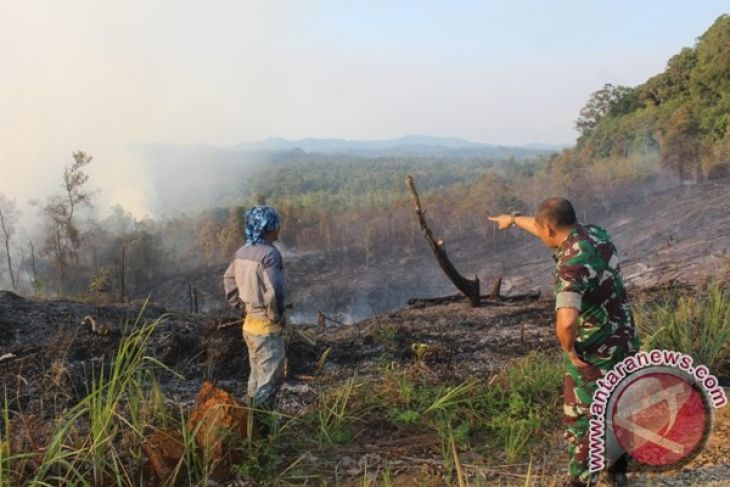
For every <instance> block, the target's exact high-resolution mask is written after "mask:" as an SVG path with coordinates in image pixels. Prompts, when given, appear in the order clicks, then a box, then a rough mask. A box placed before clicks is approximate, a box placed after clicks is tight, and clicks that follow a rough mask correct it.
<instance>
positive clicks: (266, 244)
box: [223, 206, 285, 409]
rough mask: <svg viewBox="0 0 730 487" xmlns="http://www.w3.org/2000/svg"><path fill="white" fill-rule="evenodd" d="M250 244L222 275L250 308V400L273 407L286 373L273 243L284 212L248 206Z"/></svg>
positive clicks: (232, 301)
mask: <svg viewBox="0 0 730 487" xmlns="http://www.w3.org/2000/svg"><path fill="white" fill-rule="evenodd" d="M245 219H246V230H245V231H246V244H245V245H243V246H242V247H241V248H239V249H238V251H236V254H235V256H234V258H233V262H231V265H229V266H228V269H227V270H226V272H225V274H224V276H223V287H224V288H225V293H226V299H227V300H228V304H229V305H230V306H231V307H233V308H237V309H240V310H241V311H243V312H244V313H245V316H246V317H245V320H244V323H243V337H244V340H245V341H246V346H247V348H248V359H249V364H250V365H251V374H250V375H249V379H248V397H249V402H250V404H252V405H253V406H254V407H257V408H264V409H272V408H273V407H274V402H275V399H276V393H277V391H278V389H279V385H280V384H281V382H282V380H283V376H284V358H285V350H284V337H283V335H282V327H283V326H284V323H285V320H284V265H283V262H282V259H281V253H280V252H279V250H278V249H277V248H276V247H274V242H275V241H276V240H277V239H278V238H279V230H280V227H281V217H280V216H279V212H278V211H276V209H275V208H272V207H270V206H256V207H254V208H251V209H250V210H248V211H246V215H245Z"/></svg>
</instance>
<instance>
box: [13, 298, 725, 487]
mask: <svg viewBox="0 0 730 487" xmlns="http://www.w3.org/2000/svg"><path fill="white" fill-rule="evenodd" d="M682 290H683V292H685V293H689V292H693V291H692V288H690V287H687V286H685V287H683V288H682ZM662 292H663V290H662V289H657V288H653V289H648V290H646V291H644V292H642V293H641V296H638V295H637V296H636V297H637V298H638V297H642V298H645V299H655V298H656V296H658V295H661V293H662ZM140 314H141V317H142V320H143V321H151V320H154V319H156V318H159V317H160V316H166V317H165V319H164V320H163V321H161V322H160V324H159V325H158V328H157V330H156V332H155V333H154V335H153V336H152V339H151V341H150V343H149V346H148V348H149V349H148V353H149V354H150V355H151V356H154V357H156V358H157V359H159V360H160V361H161V362H163V363H164V364H166V365H167V366H169V367H170V368H171V369H172V370H174V371H176V372H178V373H180V374H181V376H174V375H173V374H171V373H169V372H165V371H164V370H162V369H159V374H160V378H161V386H162V389H163V391H164V393H165V396H166V398H167V401H168V403H169V404H170V405H174V406H175V407H180V406H182V407H183V408H187V409H190V408H191V407H192V405H193V403H194V400H195V395H196V393H197V391H198V389H199V388H200V386H201V384H202V383H203V381H205V380H212V381H213V382H215V383H216V384H217V385H218V386H219V387H221V388H223V389H224V390H228V391H230V392H232V393H233V394H234V396H236V397H239V398H241V397H243V395H244V393H245V392H244V391H245V379H246V376H247V373H248V365H247V360H246V350H245V346H244V345H243V342H242V339H241V329H240V321H238V320H236V319H235V318H233V319H232V317H231V316H230V315H228V314H226V315H221V316H211V315H195V314H181V313H172V314H169V315H166V310H165V309H164V308H162V307H160V306H157V305H150V304H148V305H147V306H144V304H143V303H132V304H125V305H121V304H115V305H104V306H97V305H94V304H90V303H83V302H73V301H61V300H54V301H39V300H31V299H25V298H22V297H19V296H16V295H14V294H12V293H2V294H0V323H1V324H2V326H1V327H0V329H1V330H2V335H0V339H1V342H0V345H2V354H0V355H3V359H2V360H1V361H0V374H1V375H0V377H1V379H2V385H3V387H4V388H5V389H6V390H7V394H8V400H9V407H10V410H11V411H12V413H13V415H14V416H15V415H17V417H22V418H23V421H22V422H20V423H17V424H16V425H15V426H14V429H13V431H14V433H15V434H16V435H18V437H19V439H18V440H17V442H16V443H17V445H19V446H23V447H24V448H31V447H32V446H33V445H36V446H37V445H42V444H43V441H44V439H47V437H48V435H49V434H50V432H51V430H50V424H51V420H52V418H53V417H54V415H55V414H57V413H58V411H59V410H61V409H64V408H67V407H69V406H70V405H72V404H73V403H74V401H77V400H78V398H79V397H81V396H83V395H84V394H85V393H86V391H87V386H88V384H89V382H90V381H91V380H92V378H93V377H94V374H96V375H97V376H98V374H99V370H100V369H101V368H102V367H104V364H108V363H109V362H110V361H111V359H112V356H113V354H114V351H115V348H116V346H117V345H118V344H119V342H120V339H121V338H122V337H123V336H125V334H127V333H129V332H130V331H131V330H132V329H133V327H134V324H135V323H137V322H138V321H137V319H138V316H140ZM86 316H91V317H93V318H94V320H95V321H96V323H97V324H98V325H100V326H99V327H100V328H102V330H103V332H102V333H98V330H97V333H95V332H93V331H92V330H91V329H90V326H88V324H83V323H82V320H83V319H84V317H86ZM328 323H330V322H328V321H326V320H325V321H324V323H323V324H324V326H322V325H306V326H296V327H290V328H288V329H287V343H288V345H287V346H288V354H287V355H288V377H287V379H286V381H285V383H284V385H283V387H282V393H281V408H282V410H283V411H284V412H285V413H286V414H288V415H292V416H293V417H299V416H302V415H307V414H311V412H312V409H313V408H316V407H317V405H318V401H320V400H321V398H322V394H324V393H326V391H328V390H331V389H332V388H333V387H340V386H341V385H342V384H343V382H346V381H347V380H348V378H352V377H358V380H359V381H361V382H360V383H361V384H366V383H368V381H379V380H381V379H382V375H383V371H384V370H386V369H387V370H402V371H404V373H407V374H410V375H411V376H413V377H414V380H417V381H426V382H430V383H433V384H445V385H449V384H451V385H457V384H462V383H464V382H465V381H468V380H476V381H478V382H479V383H481V384H483V385H485V386H486V385H489V384H491V383H492V381H494V380H495V379H496V378H497V377H498V374H499V372H500V370H502V369H503V367H504V366H505V365H506V364H508V363H510V362H511V361H512V360H514V359H515V358H519V357H524V356H526V355H528V354H529V353H530V352H532V351H535V350H542V351H544V352H545V353H546V354H547V355H548V356H551V355H552V354H554V356H555V360H556V361H558V360H559V355H558V354H557V353H555V352H557V343H556V341H555V338H554V331H553V308H552V302H551V300H550V299H545V298H543V299H534V300H525V301H519V302H507V301H505V302H490V303H487V304H485V305H484V306H482V307H478V308H472V307H469V306H468V304H467V303H466V302H465V301H462V302H452V303H448V304H437V305H420V306H418V307H413V308H406V309H402V310H398V311H394V312H389V313H384V314H381V315H377V316H374V317H373V318H371V319H368V320H364V321H361V322H359V323H357V324H355V325H353V326H338V325H333V326H329V325H328ZM727 366H728V364H726V366H725V367H726V368H725V369H723V373H724V374H727V372H728V370H730V369H729V368H727ZM725 380H727V378H725ZM554 393H556V394H557V393H558V391H554ZM555 414H556V416H557V415H558V414H559V413H558V412H557V411H556V413H555ZM361 420H362V421H363V424H361V425H360V427H359V429H358V432H357V435H356V437H355V438H354V440H353V441H352V442H350V443H349V444H347V445H343V446H339V447H338V448H337V449H336V450H334V451H329V453H320V454H319V456H315V457H312V458H309V459H308V460H307V461H308V462H314V465H319V466H318V467H317V468H321V469H322V471H323V472H328V471H330V472H340V473H339V474H336V475H335V474H326V473H324V476H325V478H327V477H329V476H330V475H335V477H330V478H336V479H339V480H338V482H340V483H342V484H345V485H346V484H347V482H349V481H350V480H348V479H353V480H352V481H354V482H356V483H355V485H359V484H358V482H360V481H359V480H354V479H358V478H360V476H362V475H364V474H365V471H366V470H367V469H368V468H370V469H371V470H372V469H374V468H382V467H383V466H384V465H386V464H387V465H388V466H389V468H392V469H393V472H394V473H395V474H397V476H400V477H398V478H401V479H402V480H403V481H404V482H408V480H406V479H409V478H410V479H411V480H413V479H415V478H416V477H413V476H414V475H416V472H422V471H427V472H431V473H429V474H428V475H436V476H438V472H439V471H440V469H441V468H442V467H440V466H439V465H441V463H440V462H442V461H443V460H442V459H441V458H442V457H441V452H440V449H441V444H440V443H439V440H438V435H436V436H434V434H433V433H430V434H429V433H424V431H422V430H419V429H417V428H414V427H408V425H401V426H398V427H394V426H393V424H392V423H389V422H383V421H382V419H381V418H378V417H377V416H375V417H370V416H367V415H364V416H363V418H361ZM726 423H727V415H723V416H719V417H718V424H717V426H716V435H719V436H721V437H723V438H726V437H727V429H728V424H726ZM18 424H20V426H18ZM554 442H555V444H556V445H557V446H558V448H557V449H555V450H554V452H553V453H552V454H550V455H548V456H547V457H545V459H544V460H543V461H542V462H540V464H539V465H537V464H536V465H535V470H534V471H535V472H538V474H539V475H543V476H545V479H548V478H553V477H552V476H553V475H555V474H556V472H558V471H559V469H560V466H562V465H563V464H564V463H565V458H564V457H563V455H564V453H563V450H562V445H561V440H560V439H559V429H556V430H555V439H554ZM728 448H729V447H728V444H727V442H725V441H721V440H720V439H718V438H716V437H713V438H711V442H710V445H709V448H708V449H707V451H706V452H705V453H703V454H702V455H701V456H700V457H699V458H698V459H697V460H696V461H695V463H694V464H693V465H696V466H697V468H700V471H705V470H706V469H709V470H707V471H708V472H710V473H708V474H707V475H709V477H708V478H713V477H712V476H713V475H714V474H712V472H714V470H712V469H716V468H719V467H717V465H724V464H727V462H728V455H730V450H729V449H728ZM472 457H473V458H472ZM463 461H464V462H465V463H467V464H468V462H472V463H474V464H483V462H484V459H483V458H480V457H474V456H473V454H465V457H464V459H463ZM305 463H306V462H305ZM424 469H425V470H424ZM702 469H705V470H702ZM487 470H489V469H487ZM485 471H486V470H485ZM518 472H522V467H519V466H518V467H510V468H507V469H506V470H499V469H497V470H495V471H493V472H492V473H491V474H489V475H487V477H485V479H487V481H488V482H491V481H494V482H497V481H499V482H503V483H508V481H509V479H510V478H513V479H514V478H521V477H519V475H521V474H519V473H518ZM721 472H722V470H721ZM418 475H421V474H418ZM485 475H486V474H485ZM642 475H646V474H642ZM677 475H679V476H680V478H682V477H681V476H682V475H685V477H686V474H682V473H681V472H679V473H677ZM717 475H720V474H717ZM515 476H517V477H515ZM642 478H643V477H642ZM651 478H653V477H650V476H648V477H646V482H648V483H647V485H652V484H651V481H650V479H651ZM520 482H522V481H520ZM678 482H679V483H677V484H676V485H684V484H683V483H682V482H683V481H678ZM403 485H405V484H403ZM434 485H435V484H434ZM487 485H490V484H489V483H487ZM546 485H551V484H546ZM700 485H704V484H700ZM707 485H712V484H707Z"/></svg>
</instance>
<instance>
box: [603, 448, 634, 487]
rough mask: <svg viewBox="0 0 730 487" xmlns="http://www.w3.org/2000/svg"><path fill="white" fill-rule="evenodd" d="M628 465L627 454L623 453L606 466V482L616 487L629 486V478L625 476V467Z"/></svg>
mask: <svg viewBox="0 0 730 487" xmlns="http://www.w3.org/2000/svg"><path fill="white" fill-rule="evenodd" d="M628 465H629V455H628V454H626V453H624V454H623V455H621V456H620V457H618V459H617V460H616V461H615V462H613V465H611V466H610V467H608V470H607V473H608V475H607V477H608V482H609V483H610V484H611V485H614V486H616V487H629V479H628V478H626V469H627V467H628Z"/></svg>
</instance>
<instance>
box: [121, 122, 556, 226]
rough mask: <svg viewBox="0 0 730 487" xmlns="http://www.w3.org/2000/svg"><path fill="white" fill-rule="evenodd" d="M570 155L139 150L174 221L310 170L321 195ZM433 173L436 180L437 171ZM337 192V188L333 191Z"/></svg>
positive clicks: (335, 146)
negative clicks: (349, 185) (325, 187)
mask: <svg viewBox="0 0 730 487" xmlns="http://www.w3.org/2000/svg"><path fill="white" fill-rule="evenodd" d="M563 147H564V146H559V145H558V146H548V145H542V144H531V145H528V146H521V147H510V146H499V145H489V144H479V143H476V142H470V141H468V140H464V139H458V138H446V137H428V136H423V135H409V136H406V137H401V138H398V139H390V140H343V139H314V138H307V139H301V140H286V139H281V138H269V139H266V140H263V141H260V142H249V143H242V144H237V145H228V146H209V145H174V144H144V145H140V146H135V147H133V150H134V151H135V152H136V153H137V154H138V156H140V157H141V160H142V162H143V168H144V170H145V173H146V177H147V178H148V179H149V181H150V182H151V184H152V185H153V186H154V188H155V192H154V194H153V195H151V197H150V202H149V204H150V207H151V208H153V210H154V211H155V212H157V213H160V214H173V213H175V212H178V211H181V210H184V211H193V212H194V211H196V210H201V209H204V208H208V207H212V206H225V205H230V204H232V202H237V201H240V200H241V198H242V196H244V195H248V194H250V192H251V191H252V189H251V188H252V184H259V183H255V181H259V180H260V179H262V178H263V179H264V180H266V181H267V182H266V183H265V185H268V186H266V187H267V188H268V187H269V186H271V184H273V183H272V182H271V181H269V180H270V179H271V177H272V175H274V174H277V175H278V176H277V177H288V178H289V179H290V180H292V181H293V180H295V179H298V178H299V179H301V175H298V176H296V177H295V174H299V173H297V171H300V170H304V171H306V173H307V174H308V176H307V177H308V178H310V179H313V180H315V181H319V183H316V184H315V182H314V181H310V183H308V184H310V186H311V185H314V186H316V187H320V186H321V184H322V183H321V181H322V180H325V179H327V178H332V177H333V174H335V173H336V174H338V175H339V176H338V177H340V179H341V180H340V181H339V182H342V180H345V179H347V178H350V179H351V178H352V177H360V178H362V176H363V172H362V171H361V169H362V168H363V167H372V168H373V169H372V170H373V171H380V172H383V171H385V172H387V173H388V174H387V175H384V174H379V175H378V178H379V179H378V180H379V181H381V180H387V179H388V178H391V179H395V180H398V181H400V180H401V179H402V177H404V175H405V173H403V174H401V172H404V171H407V169H405V168H414V169H415V168H417V167H419V165H420V166H422V167H423V168H426V167H429V165H431V166H433V165H434V164H436V165H441V164H442V163H448V164H449V167H451V168H452V170H453V175H452V176H453V177H450V178H445V179H444V181H446V180H448V181H450V182H455V181H460V180H463V179H464V178H466V179H468V178H469V177H470V176H469V175H473V174H477V173H478V174H481V173H480V171H481V170H483V168H484V167H487V166H489V165H490V164H499V163H500V162H501V161H506V160H508V159H510V158H514V159H516V160H518V161H522V160H527V159H531V158H534V157H537V156H544V155H548V154H550V153H552V152H558V151H560V150H561V149H563ZM391 163H392V164H391ZM384 165H385V166H384ZM389 166H392V167H389ZM302 168H307V169H302ZM343 168H350V169H351V170H352V172H348V171H349V169H346V170H344V173H343ZM480 168H481V169H480ZM430 170H432V172H433V170H434V168H433V167H432V168H431V169H430ZM358 171H360V172H359V173H358V175H355V174H354V172H358ZM436 172H438V171H436ZM457 173H458V174H460V176H457V175H456V174H457ZM302 174H303V173H302ZM433 174H435V173H433ZM433 174H432V176H433ZM442 176H443V174H441V176H439V177H442ZM433 177H436V176H433ZM267 178H268V179H267ZM370 179H372V178H370ZM370 179H368V181H369V183H368V181H363V184H364V185H366V186H367V184H372V183H373V181H370ZM376 179H377V178H376ZM381 183H382V181H381ZM260 184H264V183H260ZM434 184H436V183H434ZM333 186H337V184H334V183H333ZM269 189H270V190H271V191H273V189H271V188H269ZM370 189H372V188H370ZM332 191H335V189H334V188H333V189H332Z"/></svg>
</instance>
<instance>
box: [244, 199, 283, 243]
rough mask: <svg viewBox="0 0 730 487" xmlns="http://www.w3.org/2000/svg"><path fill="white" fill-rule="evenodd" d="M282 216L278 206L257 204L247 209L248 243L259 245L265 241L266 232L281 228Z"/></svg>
mask: <svg viewBox="0 0 730 487" xmlns="http://www.w3.org/2000/svg"><path fill="white" fill-rule="evenodd" d="M280 225H281V217H280V216H279V212H278V211H277V210H276V208H272V207H270V206H255V207H253V208H251V209H250V210H246V245H259V244H261V243H263V242H264V238H263V237H264V234H265V233H266V232H271V231H274V230H276V229H277V228H279V226H280Z"/></svg>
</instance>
